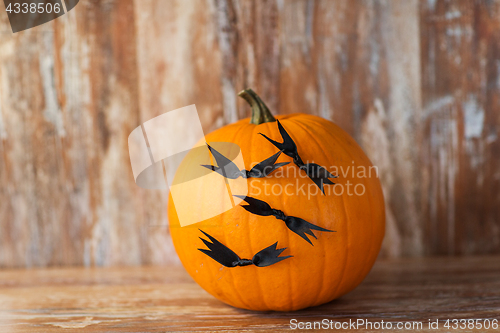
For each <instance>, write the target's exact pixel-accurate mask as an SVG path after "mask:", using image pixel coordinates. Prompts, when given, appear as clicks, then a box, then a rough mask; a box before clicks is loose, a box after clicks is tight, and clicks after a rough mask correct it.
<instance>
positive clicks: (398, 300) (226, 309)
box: [0, 256, 500, 332]
mask: <svg viewBox="0 0 500 333" xmlns="http://www.w3.org/2000/svg"><path fill="white" fill-rule="evenodd" d="M454 318H457V319H484V318H490V319H497V320H498V319H500V257H499V256H495V257H465V258H431V259H398V260H384V261H378V262H377V263H376V264H375V266H374V268H373V270H372V272H371V273H370V274H369V276H368V277H367V279H366V280H365V281H364V282H363V283H362V284H361V285H360V286H359V287H358V288H357V289H356V290H354V291H353V292H352V293H350V294H348V295H346V296H344V297H342V298H341V299H338V300H335V301H333V302H331V303H328V304H325V305H323V306H320V307H315V308H309V309H305V310H302V311H297V312H288V313H279V312H251V311H246V310H240V309H236V308H233V307H230V306H227V305H225V304H223V303H221V302H219V301H218V300H216V299H215V298H213V297H212V296H210V295H209V294H207V293H206V292H205V291H204V290H202V289H201V288H200V287H198V285H196V284H195V283H194V282H193V281H192V280H191V278H190V277H189V276H188V275H187V273H185V271H184V270H183V268H182V267H158V266H155V267H120V268H54V269H30V270H3V271H0V332H75V331H76V332H78V331H82V332H172V331H207V330H209V331H215V330H226V331H233V330H238V331H242V330H243V331H244V330H248V331H254V330H258V331H284V330H290V320H291V319H296V320H297V322H303V324H304V325H305V324H306V323H307V322H311V321H322V320H323V319H326V320H328V321H330V320H333V321H339V322H348V321H349V319H351V320H353V321H355V320H358V319H364V320H369V321H371V322H373V323H375V322H379V323H380V321H382V320H384V323H386V322H388V321H390V322H391V323H392V324H393V325H396V324H397V322H404V323H410V324H411V322H413V321H421V322H423V329H420V330H410V331H419V332H424V331H431V330H429V329H428V320H429V319H431V320H432V321H435V320H436V319H439V320H440V330H432V332H436V331H450V332H461V331H464V330H460V329H457V330H452V329H450V330H448V329H445V328H444V327H443V325H444V323H445V320H446V319H454ZM333 323H334V322H333ZM340 331H342V332H350V331H354V332H357V331H364V332H368V331H372V330H370V329H363V328H362V327H360V328H359V329H344V330H340ZM373 331H377V332H383V331H387V330H382V329H379V330H373ZM394 331H396V330H394ZM468 331H481V330H468ZM483 331H484V330H483ZM487 331H488V332H499V331H500V329H498V328H497V329H491V328H490V329H489V330H487Z"/></svg>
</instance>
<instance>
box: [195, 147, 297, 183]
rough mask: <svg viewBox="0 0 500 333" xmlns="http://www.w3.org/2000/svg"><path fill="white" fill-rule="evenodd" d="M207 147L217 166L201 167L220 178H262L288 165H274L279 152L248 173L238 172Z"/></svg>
mask: <svg viewBox="0 0 500 333" xmlns="http://www.w3.org/2000/svg"><path fill="white" fill-rule="evenodd" d="M207 146H208V149H209V150H210V152H211V153H212V155H213V157H214V158H215V161H216V162H217V166H213V165H203V164H202V166H203V167H205V168H207V169H210V170H212V171H215V172H217V173H218V174H221V175H222V176H224V177H226V178H229V179H236V178H238V177H240V176H241V177H243V178H263V177H266V176H267V175H269V174H270V173H272V172H273V171H274V170H276V169H278V168H280V167H282V166H284V165H287V164H288V163H290V162H282V163H276V164H274V163H275V162H276V160H277V159H278V157H279V156H280V155H281V151H279V152H277V153H276V154H274V155H273V156H271V157H269V158H266V159H265V160H264V161H262V162H260V163H259V164H257V165H255V166H254V167H253V168H252V169H250V171H247V170H240V169H239V168H238V166H237V165H236V164H234V163H233V162H232V161H231V160H230V159H228V158H227V157H225V156H224V155H222V154H221V153H219V152H218V151H217V150H215V149H214V148H212V147H210V146H209V145H208V144H207Z"/></svg>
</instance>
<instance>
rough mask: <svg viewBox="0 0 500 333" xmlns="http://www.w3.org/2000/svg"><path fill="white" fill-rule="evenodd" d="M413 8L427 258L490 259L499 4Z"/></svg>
mask: <svg viewBox="0 0 500 333" xmlns="http://www.w3.org/2000/svg"><path fill="white" fill-rule="evenodd" d="M420 7H421V10H420V17H421V43H422V50H421V58H422V98H423V116H422V126H423V129H424V132H423V142H422V167H423V170H424V172H425V178H424V179H423V180H424V182H423V186H424V187H423V193H425V194H426V196H425V197H424V198H423V207H424V212H425V213H424V216H423V219H424V221H425V234H426V237H425V238H426V248H427V251H426V252H427V253H429V254H450V255H453V254H472V253H491V252H497V251H498V250H499V249H500V240H499V239H500V238H499V236H500V228H499V221H500V219H499V215H500V214H499V212H500V208H499V207H500V205H499V203H500V201H499V200H500V197H499V196H498V193H499V181H500V177H499V173H498V171H497V170H498V166H499V159H500V155H499V154H498V152H499V144H500V143H499V141H498V126H499V125H500V123H499V120H500V119H499V111H500V109H499V104H498V98H499V88H500V85H499V74H500V73H499V69H500V66H499V59H500V19H499V17H500V16H499V15H500V3H499V2H498V1H454V2H447V1H421V5H420Z"/></svg>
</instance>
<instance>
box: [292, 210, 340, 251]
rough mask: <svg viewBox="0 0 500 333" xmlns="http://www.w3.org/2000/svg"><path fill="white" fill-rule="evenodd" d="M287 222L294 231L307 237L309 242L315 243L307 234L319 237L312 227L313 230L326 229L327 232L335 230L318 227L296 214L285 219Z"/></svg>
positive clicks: (304, 237)
mask: <svg viewBox="0 0 500 333" xmlns="http://www.w3.org/2000/svg"><path fill="white" fill-rule="evenodd" d="M285 224H286V226H287V227H288V229H290V230H291V231H293V232H294V233H296V234H297V235H299V236H300V237H302V238H303V239H305V240H306V241H307V242H309V244H311V245H313V243H312V242H311V240H310V239H309V238H308V237H307V236H306V234H308V235H311V236H312V237H314V238H317V237H316V235H314V233H313V232H312V230H311V229H313V230H318V231H326V232H333V231H332V230H328V229H325V228H322V227H318V226H317V225H315V224H312V223H309V222H307V221H306V220H304V219H301V218H300V217H295V216H288V217H287V218H286V219H285Z"/></svg>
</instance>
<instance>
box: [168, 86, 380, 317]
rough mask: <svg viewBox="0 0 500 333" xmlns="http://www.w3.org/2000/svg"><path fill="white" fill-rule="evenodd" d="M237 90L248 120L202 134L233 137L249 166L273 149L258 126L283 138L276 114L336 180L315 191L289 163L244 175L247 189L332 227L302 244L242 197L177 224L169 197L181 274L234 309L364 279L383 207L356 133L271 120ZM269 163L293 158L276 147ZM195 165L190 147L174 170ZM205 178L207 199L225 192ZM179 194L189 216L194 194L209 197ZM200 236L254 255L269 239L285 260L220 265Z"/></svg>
mask: <svg viewBox="0 0 500 333" xmlns="http://www.w3.org/2000/svg"><path fill="white" fill-rule="evenodd" d="M240 95H242V96H243V97H244V98H245V99H246V100H247V101H248V102H249V103H250V105H251V107H252V116H251V118H250V119H248V118H247V119H243V120H240V121H238V122H236V123H233V124H230V125H227V126H224V127H222V128H220V129H218V130H216V131H214V132H212V133H210V134H208V135H206V136H205V140H206V142H207V143H208V144H212V143H214V142H230V143H234V144H236V145H238V146H239V147H240V149H241V154H242V155H243V157H244V163H245V167H246V169H247V170H250V168H251V167H253V166H254V165H255V163H257V162H259V161H262V160H264V159H266V158H268V157H269V156H272V155H273V154H276V153H277V152H278V150H277V148H276V147H275V146H274V145H273V144H271V143H270V142H269V141H268V140H266V139H265V138H264V137H263V136H262V135H259V133H262V134H264V135H265V136H267V137H268V138H270V139H271V140H275V141H278V142H281V141H282V140H283V139H282V137H281V135H280V132H279V130H278V127H277V122H276V121H275V120H276V119H277V120H279V123H280V124H281V125H282V127H283V128H284V129H285V130H286V132H287V133H289V135H290V136H291V138H292V139H293V141H294V142H295V143H296V145H297V149H298V152H299V154H300V156H301V157H302V159H303V160H304V162H305V163H307V162H314V163H317V164H318V165H321V166H324V167H325V168H328V170H334V171H335V172H334V173H336V175H337V176H338V178H335V180H334V182H335V183H336V184H335V185H325V188H324V190H325V194H323V193H321V191H320V190H319V188H318V187H317V186H316V185H315V184H314V183H313V182H312V181H311V179H310V178H308V177H307V176H304V172H303V170H300V169H299V168H298V167H297V165H295V164H294V163H289V164H287V165H285V166H282V167H281V168H280V169H278V170H277V171H275V172H273V173H271V174H270V175H267V176H266V177H265V178H259V179H245V180H244V181H245V182H248V195H249V196H252V197H254V198H256V199H258V200H261V201H265V202H266V203H267V204H269V205H270V206H271V207H272V208H273V209H274V208H276V209H279V210H281V211H282V212H283V213H284V214H286V215H287V216H296V217H300V218H302V219H304V220H307V221H308V222H310V223H313V224H314V225H316V226H318V227H321V228H324V229H328V230H330V231H335V232H320V231H316V230H313V231H314V235H315V237H317V238H316V239H314V238H312V237H310V238H311V240H312V243H310V242H307V241H305V240H304V239H303V238H302V237H298V236H297V235H296V234H295V233H293V232H291V231H290V230H289V229H288V228H287V226H286V225H285V224H284V223H282V222H281V221H279V220H277V219H276V218H274V217H273V216H268V217H266V216H259V215H256V214H251V213H249V212H248V211H247V210H245V209H243V207H242V206H241V204H239V205H236V206H235V207H234V208H232V209H229V210H227V211H225V212H223V213H222V214H219V215H216V216H214V217H211V218H208V219H206V220H204V221H201V222H199V223H195V224H192V225H187V226H181V224H180V222H179V217H178V213H177V211H176V207H175V206H174V205H173V201H172V196H170V197H169V205H168V219H169V226H170V233H171V236H172V240H173V243H174V246H175V249H176V252H177V254H178V255H179V258H180V260H181V262H182V264H183V266H184V267H185V269H186V270H187V272H188V273H189V274H190V275H191V277H192V278H193V279H194V280H195V281H196V282H197V283H198V284H199V285H200V286H201V287H202V288H203V289H205V290H206V291H207V292H208V293H210V294H212V295H213V296H215V297H216V298H218V299H219V300H221V301H222V302H225V303H227V304H230V305H232V306H235V307H238V308H243V309H249V310H260V311H266V310H275V311H292V310H299V309H303V308H306V307H310V306H317V305H320V304H323V303H326V302H329V301H332V300H333V299H335V298H338V297H340V296H342V295H344V294H346V293H348V292H349V291H351V290H353V289H354V288H355V287H356V286H358V285H359V284H360V283H361V282H362V281H363V279H364V278H365V277H366V275H367V274H368V272H369V271H370V269H371V267H372V265H373V263H374V262H375V260H376V258H377V255H378V253H379V250H380V247H381V243H382V239H383V237H384V230H385V211H384V200H383V194H382V188H381V185H380V181H379V179H378V175H377V174H376V171H377V170H376V168H375V167H373V165H372V163H371V162H370V160H369V159H368V158H367V156H366V155H365V154H364V152H363V151H362V149H361V148H360V146H359V145H358V144H357V143H356V142H355V140H354V139H353V138H352V137H350V136H349V135H348V134H347V133H346V132H345V131H343V130H342V129H341V128H340V127H339V126H337V125H335V124H334V123H332V122H330V121H328V120H325V119H323V118H320V117H317V116H313V115H308V114H290V115H279V116H277V117H276V118H274V117H273V116H272V115H271V113H270V112H269V110H268V109H267V107H266V106H265V104H264V103H263V102H262V101H261V100H260V98H258V96H256V95H255V94H254V93H252V91H251V90H245V91H243V92H242V93H240ZM305 160H307V162H306V161H305ZM212 162H214V161H212ZM277 162H279V163H283V162H291V158H290V157H289V156H287V155H285V154H281V155H280V156H279V158H278V160H277ZM199 167H200V163H199V161H197V160H196V157H194V156H190V155H189V154H188V155H187V156H186V158H185V159H184V160H183V162H182V163H181V166H180V167H179V169H178V171H177V173H176V176H175V178H176V179H177V178H179V177H180V178H182V177H183V173H186V172H189V171H186V170H189V169H190V168H199ZM217 176H220V175H217ZM220 177H222V176H220ZM208 178H210V177H207V179H205V178H203V177H201V178H199V180H198V185H197V186H199V188H206V189H211V190H212V189H213V191H214V192H212V193H211V196H212V198H211V199H210V200H217V198H220V197H223V196H227V193H223V192H224V191H225V190H226V189H222V188H220V187H216V186H213V184H212V183H211V182H213V179H214V178H213V177H212V178H210V179H208ZM174 182H175V181H174ZM233 194H236V195H237V194H238V193H233ZM183 200H185V201H186V204H187V205H188V206H189V207H190V212H191V214H194V215H196V214H198V213H200V214H201V213H202V212H201V209H206V207H207V206H209V205H207V204H206V202H201V201H206V200H209V199H207V198H205V199H203V198H200V197H198V196H196V195H190V196H186V197H185V199H183ZM238 203H239V202H238ZM242 204H245V202H242ZM210 205H212V204H210ZM201 207H204V208H201ZM206 235H208V236H209V237H210V236H211V238H212V239H214V240H215V242H217V241H218V242H220V243H221V244H223V245H224V246H226V247H227V248H229V249H231V250H232V251H234V252H235V253H237V254H238V256H239V257H241V258H252V256H254V255H255V254H256V253H257V252H259V251H261V250H262V249H265V248H268V247H269V246H270V245H273V244H274V245H275V248H276V244H275V243H276V242H277V247H278V248H279V249H284V250H280V251H281V252H283V254H282V256H284V257H283V258H285V257H286V260H281V261H279V262H277V263H275V264H273V265H270V266H267V267H257V266H256V265H250V264H248V266H245V267H225V266H223V265H221V264H220V263H219V262H217V261H216V260H214V259H212V258H211V257H210V256H208V255H207V252H208V251H207V247H206V244H207V241H209V239H208V238H207V237H206ZM202 239H205V241H203V240H202ZM204 251H205V252H204ZM281 252H280V253H281ZM289 256H290V257H289ZM247 262H250V261H247Z"/></svg>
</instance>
